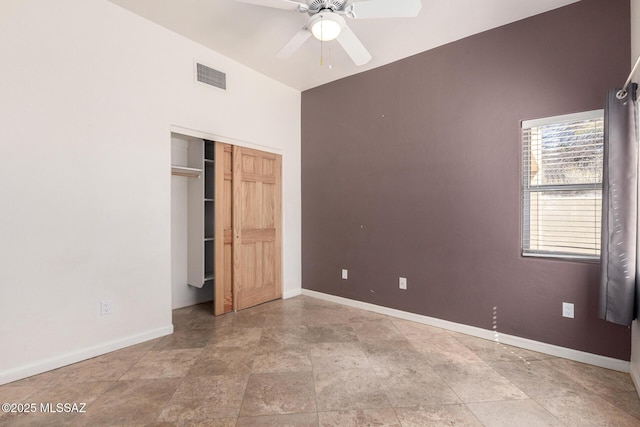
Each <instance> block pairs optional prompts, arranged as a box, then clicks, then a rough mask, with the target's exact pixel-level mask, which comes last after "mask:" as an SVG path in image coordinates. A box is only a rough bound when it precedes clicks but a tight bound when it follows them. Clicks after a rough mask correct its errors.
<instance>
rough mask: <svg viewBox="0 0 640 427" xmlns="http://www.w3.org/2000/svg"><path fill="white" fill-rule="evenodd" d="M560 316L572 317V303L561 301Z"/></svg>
mask: <svg viewBox="0 0 640 427" xmlns="http://www.w3.org/2000/svg"><path fill="white" fill-rule="evenodd" d="M562 317H568V318H570V319H573V303H570V302H563V303H562Z"/></svg>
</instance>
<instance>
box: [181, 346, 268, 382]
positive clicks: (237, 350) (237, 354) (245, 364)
mask: <svg viewBox="0 0 640 427" xmlns="http://www.w3.org/2000/svg"><path fill="white" fill-rule="evenodd" d="M255 353H256V347H209V348H205V349H203V350H202V353H200V356H199V357H198V360H196V362H195V363H194V364H193V366H192V367H191V369H190V370H189V375H190V376H210V375H225V374H248V373H250V372H251V367H252V366H253V363H254V356H255Z"/></svg>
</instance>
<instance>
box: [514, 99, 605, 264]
mask: <svg viewBox="0 0 640 427" xmlns="http://www.w3.org/2000/svg"><path fill="white" fill-rule="evenodd" d="M603 137H604V119H603V111H602V110H597V111H590V112H586V113H577V114H569V115H565V116H557V117H550V118H545V119H539V120H527V121H523V122H522V184H523V186H522V254H523V255H524V256H544V257H561V258H573V259H597V258H599V256H600V220H601V215H602V212H601V210H602V150H603Z"/></svg>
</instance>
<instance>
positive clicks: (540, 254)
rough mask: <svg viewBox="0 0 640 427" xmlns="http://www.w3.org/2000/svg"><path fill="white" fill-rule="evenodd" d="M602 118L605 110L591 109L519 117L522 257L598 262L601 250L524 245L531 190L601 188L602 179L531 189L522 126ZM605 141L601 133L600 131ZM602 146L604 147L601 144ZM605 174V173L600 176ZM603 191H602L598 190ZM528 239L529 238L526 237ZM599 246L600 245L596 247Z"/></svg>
mask: <svg viewBox="0 0 640 427" xmlns="http://www.w3.org/2000/svg"><path fill="white" fill-rule="evenodd" d="M598 119H600V120H604V110H603V109H598V110H590V111H583V112H579V113H572V114H563V115H558V116H550V117H544V118H539V119H532V120H522V121H521V122H520V256H521V257H523V258H538V259H540V258H546V259H555V260H563V261H575V262H586V263H599V262H600V253H598V255H587V254H578V253H569V252H560V251H542V250H536V251H535V252H534V251H532V250H531V249H526V248H525V230H530V228H531V208H530V205H531V203H530V200H531V197H530V196H531V193H533V192H536V193H540V192H545V191H547V192H549V191H552V192H553V191H585V190H594V189H599V190H600V191H602V182H601V183H600V186H599V187H597V184H594V183H585V184H555V185H537V186H535V190H531V189H530V188H531V185H530V179H529V180H527V179H525V141H524V129H530V128H534V127H539V126H546V125H552V124H559V123H563V122H578V121H584V120H598ZM603 145H604V135H603ZM603 148H604V147H603ZM603 178H604V177H603ZM601 194H602V193H601ZM529 242H530V239H529ZM599 249H600V248H599Z"/></svg>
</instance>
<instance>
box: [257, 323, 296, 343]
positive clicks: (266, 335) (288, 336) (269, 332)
mask: <svg viewBox="0 0 640 427" xmlns="http://www.w3.org/2000/svg"><path fill="white" fill-rule="evenodd" d="M306 334H307V327H306V326H292V327H284V328H265V329H263V331H262V337H261V338H260V345H261V346H270V347H273V348H278V347H279V348H287V347H297V346H298V345H300V344H302V343H304V342H305V335H306Z"/></svg>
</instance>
